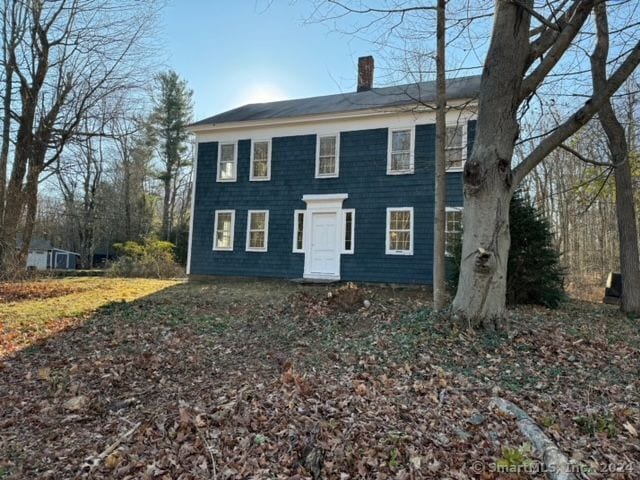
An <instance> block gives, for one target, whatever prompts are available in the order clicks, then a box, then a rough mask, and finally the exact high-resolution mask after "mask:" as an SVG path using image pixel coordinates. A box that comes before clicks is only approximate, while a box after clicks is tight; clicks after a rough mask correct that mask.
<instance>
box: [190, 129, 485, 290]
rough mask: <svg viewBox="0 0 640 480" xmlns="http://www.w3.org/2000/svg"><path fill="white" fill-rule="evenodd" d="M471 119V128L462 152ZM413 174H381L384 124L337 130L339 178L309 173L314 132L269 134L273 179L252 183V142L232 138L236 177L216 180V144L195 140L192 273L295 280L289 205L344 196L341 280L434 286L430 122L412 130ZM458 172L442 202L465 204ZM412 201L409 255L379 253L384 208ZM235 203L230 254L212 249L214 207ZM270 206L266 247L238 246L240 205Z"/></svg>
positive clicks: (300, 257)
mask: <svg viewBox="0 0 640 480" xmlns="http://www.w3.org/2000/svg"><path fill="white" fill-rule="evenodd" d="M474 134H475V122H474V121H471V122H469V125H468V138H469V142H468V149H469V150H470V148H471V145H470V143H471V140H472V139H473V137H474ZM415 136H416V138H415V173H413V174H409V175H387V173H386V172H387V141H388V129H386V128H377V129H370V130H358V131H348V132H342V133H341V134H340V155H339V158H340V169H339V177H338V178H330V179H316V178H315V156H316V135H298V136H288V137H275V138H273V139H272V156H271V180H270V181H265V182H251V181H249V167H250V148H251V140H250V139H240V140H239V141H238V144H237V145H238V158H237V162H238V163H237V180H236V181H235V182H228V183H220V182H216V174H217V155H218V143H217V142H204V143H199V145H198V159H197V166H198V167H197V178H196V191H195V203H194V218H193V231H192V245H191V265H190V267H191V268H190V273H191V274H192V275H234V276H235V275H238V276H258V277H283V278H301V277H302V276H303V270H304V255H305V254H304V253H293V252H292V247H293V229H294V211H295V210H304V209H305V208H306V204H305V203H304V202H303V201H302V197H303V195H309V194H338V193H347V194H348V195H349V197H348V199H346V200H345V201H344V203H343V208H345V209H349V208H353V209H355V236H354V242H355V243H354V246H355V248H354V253H353V254H342V256H341V279H342V280H356V281H372V282H398V283H421V284H430V283H431V278H432V277H431V273H432V250H433V214H434V212H433V188H434V160H435V126H434V125H432V124H427V125H417V126H416V129H415ZM462 202H463V194H462V174H461V173H460V172H455V173H453V172H452V173H449V174H447V203H448V205H449V206H462ZM389 207H413V210H414V246H413V255H387V254H385V241H386V214H387V213H386V212H387V208H389ZM216 210H235V228H234V248H233V251H214V250H213V248H212V247H213V237H214V212H215V211H216ZM248 210H269V234H268V251H267V252H247V251H245V240H246V229H247V211H248Z"/></svg>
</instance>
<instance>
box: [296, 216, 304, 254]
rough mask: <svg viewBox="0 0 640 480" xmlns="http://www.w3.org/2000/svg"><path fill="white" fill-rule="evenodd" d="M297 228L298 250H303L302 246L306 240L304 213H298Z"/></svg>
mask: <svg viewBox="0 0 640 480" xmlns="http://www.w3.org/2000/svg"><path fill="white" fill-rule="evenodd" d="M296 228H297V230H296V250H302V249H303V247H304V245H303V244H302V241H303V239H304V213H298V219H297V227H296Z"/></svg>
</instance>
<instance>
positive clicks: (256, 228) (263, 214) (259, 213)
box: [247, 210, 269, 252]
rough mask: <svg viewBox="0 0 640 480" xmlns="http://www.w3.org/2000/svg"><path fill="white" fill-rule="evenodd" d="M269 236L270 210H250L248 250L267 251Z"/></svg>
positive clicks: (248, 216) (248, 218)
mask: <svg viewBox="0 0 640 480" xmlns="http://www.w3.org/2000/svg"><path fill="white" fill-rule="evenodd" d="M268 238H269V211H268V210H249V213H248V215H247V251H251V252H266V251H267V240H268Z"/></svg>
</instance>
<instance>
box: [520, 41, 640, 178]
mask: <svg viewBox="0 0 640 480" xmlns="http://www.w3.org/2000/svg"><path fill="white" fill-rule="evenodd" d="M638 64H640V41H639V42H638V43H636V46H635V47H634V48H633V50H632V51H631V53H630V54H629V55H628V56H627V58H626V59H625V61H624V62H623V63H622V64H621V65H620V66H619V67H618V69H617V70H616V71H615V72H614V73H613V75H611V77H610V78H609V80H607V82H606V83H605V86H604V87H603V88H602V89H594V92H593V95H592V96H591V97H590V98H589V100H587V101H586V102H585V104H584V106H583V107H582V108H580V109H578V110H577V111H576V112H575V113H574V114H573V115H572V116H571V117H570V118H568V119H567V120H566V121H565V122H564V123H562V124H561V125H559V126H558V128H556V129H555V130H554V131H553V132H552V133H551V134H549V135H548V136H547V137H546V138H545V139H544V140H542V141H541V142H540V144H538V146H537V147H536V148H535V149H534V150H533V151H532V152H531V153H530V154H529V155H527V157H525V159H524V160H523V161H522V162H521V163H520V164H519V165H518V166H517V167H516V168H515V169H514V170H513V188H517V185H518V184H519V183H520V182H521V181H522V179H523V178H524V177H525V175H527V173H529V172H530V171H531V170H532V169H533V168H534V167H535V166H536V165H538V164H539V163H540V162H541V161H542V160H544V158H545V157H546V156H547V155H549V153H551V152H552V151H553V150H554V149H555V148H557V147H558V146H559V145H560V144H562V143H563V142H564V141H565V140H566V139H567V138H569V137H570V136H571V135H573V134H574V133H576V132H577V131H578V130H580V128H582V127H583V126H584V125H585V124H586V123H587V122H588V121H589V120H590V119H591V118H593V116H594V115H595V114H596V113H598V111H599V110H600V109H601V108H602V106H603V105H604V104H605V102H607V101H608V100H609V98H611V96H612V95H613V94H614V93H615V92H616V91H617V90H618V88H620V86H621V85H622V84H623V83H624V81H625V80H626V79H627V78H628V77H629V75H631V74H632V73H633V71H634V70H635V69H636V67H637V66H638Z"/></svg>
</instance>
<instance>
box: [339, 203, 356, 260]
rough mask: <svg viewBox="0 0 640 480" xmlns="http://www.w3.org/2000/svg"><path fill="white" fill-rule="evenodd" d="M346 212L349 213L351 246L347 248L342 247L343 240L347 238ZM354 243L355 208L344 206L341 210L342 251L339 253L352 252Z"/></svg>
mask: <svg viewBox="0 0 640 480" xmlns="http://www.w3.org/2000/svg"><path fill="white" fill-rule="evenodd" d="M347 213H350V214H351V248H350V249H349V250H347V249H346V248H344V243H345V240H346V239H347ZM355 245H356V209H355V208H345V209H344V210H342V251H341V252H340V253H344V254H353V252H354V251H355Z"/></svg>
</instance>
